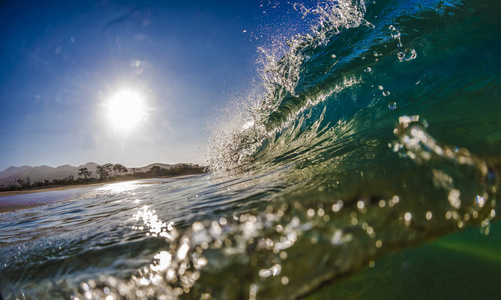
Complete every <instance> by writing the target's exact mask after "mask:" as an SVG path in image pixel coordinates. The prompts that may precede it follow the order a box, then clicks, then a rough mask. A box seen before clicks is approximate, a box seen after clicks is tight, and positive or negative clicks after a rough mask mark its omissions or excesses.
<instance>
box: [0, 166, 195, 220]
mask: <svg viewBox="0 0 501 300" xmlns="http://www.w3.org/2000/svg"><path fill="white" fill-rule="evenodd" d="M196 175H201V174H187V175H180V176H158V177H152V178H138V179H131V178H128V179H124V180H116V181H108V182H96V183H89V184H71V185H64V186H55V187H45V188H36V189H29V190H17V191H0V214H4V213H10V212H14V211H18V210H25V209H29V208H33V207H37V206H43V205H46V204H49V203H20V204H17V203H16V204H14V203H10V202H8V201H7V202H4V201H2V198H4V197H9V196H18V195H25V194H36V193H44V192H57V191H64V190H71V189H78V188H87V187H100V186H104V185H108V184H114V183H122V182H128V181H137V180H145V179H154V178H158V179H166V178H179V179H182V178H183V177H189V176H196Z"/></svg>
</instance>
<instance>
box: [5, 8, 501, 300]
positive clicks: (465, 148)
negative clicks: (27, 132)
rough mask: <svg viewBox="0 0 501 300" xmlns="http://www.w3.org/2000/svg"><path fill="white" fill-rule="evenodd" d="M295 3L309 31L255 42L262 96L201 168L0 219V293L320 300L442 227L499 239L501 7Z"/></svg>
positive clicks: (80, 194) (215, 131) (215, 129)
mask: <svg viewBox="0 0 501 300" xmlns="http://www.w3.org/2000/svg"><path fill="white" fill-rule="evenodd" d="M295 7H296V9H297V10H298V11H300V12H302V13H304V16H305V20H308V22H311V30H310V31H309V32H308V33H305V34H302V35H296V36H293V37H290V38H289V39H288V40H287V41H286V42H283V43H282V44H280V43H279V45H278V46H270V47H266V46H263V48H262V49H261V50H260V51H261V53H262V61H263V65H262V68H261V69H262V70H261V75H262V80H263V81H262V86H261V91H262V92H261V93H257V94H258V95H260V96H257V97H254V98H253V97H251V99H250V100H249V101H248V102H246V103H242V106H241V107H238V106H237V107H236V108H235V111H232V112H230V114H229V116H223V117H219V119H220V120H224V121H222V122H221V123H215V124H213V126H211V128H212V135H211V148H210V150H209V151H208V156H209V163H210V170H211V172H210V173H209V174H206V175H203V176H197V177H189V178H184V179H182V180H177V179H176V180H150V181H144V182H143V181H140V182H129V183H123V184H119V185H107V186H104V187H101V188H94V187H93V188H90V187H89V188H85V189H82V190H69V191H66V192H65V194H64V196H61V197H60V198H58V197H59V196H57V195H56V198H52V199H53V200H54V201H53V200H48V201H47V202H50V203H49V204H47V205H44V206H40V207H36V208H32V209H28V210H23V211H17V212H11V213H7V214H2V215H0V232H1V233H0V237H1V240H0V247H1V248H0V274H1V276H2V277H1V281H0V291H1V294H2V295H3V297H4V298H7V299H15V298H23V297H24V298H27V299H35V298H39V299H55V298H71V297H74V298H78V299H107V298H109V299H114V298H117V299H122V298H124V299H164V298H165V299H170V298H174V299H175V298H187V299H200V298H202V299H210V298H211V297H212V298H216V299H246V298H248V299H295V298H302V297H306V296H308V295H309V296H312V297H315V295H317V294H316V293H320V292H319V290H320V289H321V288H322V287H324V286H326V285H328V286H330V287H333V290H336V288H335V287H336V285H339V287H340V288H341V287H342V288H346V287H349V286H350V284H344V283H343V282H344V281H343V280H346V278H353V280H355V282H356V280H357V278H362V279H363V280H371V278H370V276H371V275H370V274H371V273H370V272H369V273H367V272H366V271H364V270H367V268H369V267H372V266H374V265H376V266H377V265H378V262H386V261H387V260H388V259H389V260H390V261H391V259H392V257H394V256H393V255H395V253H396V252H398V251H402V250H403V251H410V249H412V247H414V246H421V247H424V248H417V249H428V248H426V247H432V246H428V245H429V244H428V243H430V241H433V240H435V239H439V238H445V239H447V237H448V236H449V235H450V234H460V233H462V232H468V233H471V232H475V234H478V236H482V237H485V242H486V243H487V245H490V246H487V248H489V247H491V248H492V247H495V246H492V245H499V243H497V242H496V241H495V240H491V239H489V237H490V236H492V235H493V234H492V231H493V230H496V226H493V225H492V224H494V225H497V224H495V221H496V219H497V218H498V217H497V212H498V211H499V204H498V202H499V200H498V198H499V195H498V190H499V188H500V187H499V167H500V165H501V164H500V163H501V158H500V157H501V156H500V151H499V149H500V146H501V121H500V120H501V119H500V118H499V116H500V115H501V105H500V104H501V103H500V101H501V97H500V92H501V84H500V83H501V77H500V70H501V59H500V56H499V54H500V53H501V21H500V20H501V18H500V16H501V5H500V4H499V3H497V2H492V1H482V0H463V1H460V0H454V1H432V0H429V1H388V0H387V1H376V2H367V3H366V2H363V1H330V0H329V1H326V2H323V3H321V4H318V5H317V6H313V7H310V6H307V5H301V4H297V5H296V6H295ZM305 22H306V21H305ZM53 196H54V195H50V194H33V195H27V196H18V197H20V199H24V200H26V199H28V197H33V199H38V200H34V201H45V200H43V199H44V197H49V198H50V197H53ZM38 197H40V198H38ZM41 199H42V200H41ZM470 236H471V235H470V234H469V235H468V237H470ZM462 238H463V236H461V235H459V239H460V240H461V239H462ZM440 241H442V240H439V241H438V243H439V244H440V243H442V244H440V245H443V242H440ZM464 241H465V242H464V243H467V242H466V241H468V239H467V238H466V237H464ZM489 243H491V244H489ZM446 244H447V243H446ZM472 245H473V244H472ZM481 248H482V247H481V246H478V247H477V248H475V247H470V248H468V251H469V252H467V254H468V253H469V254H468V255H472V256H475V255H476V253H477V251H478V253H480V255H481V253H485V251H484V252H482V249H481ZM444 249H445V250H444ZM444 249H442V250H444V251H445V252H444V251H442V252H437V253H440V254H437V255H447V251H453V249H449V248H447V247H445V248H444ZM405 253H407V252H405ZM444 253H445V254H444ZM451 253H454V252H451ZM489 253H491V254H489V257H490V258H489V259H491V260H492V261H498V260H499V259H498V257H496V256H495V254H494V255H493V254H492V253H493V252H489ZM451 255H452V254H451ZM409 257H410V258H408V259H409V260H410V261H411V262H412V260H413V259H419V258H412V257H414V256H409ZM416 257H420V256H419V255H418V256H416ZM458 257H459V256H458ZM462 259H464V260H465V261H469V260H468V257H466V258H465V257H464V256H463V258H462ZM455 263H457V264H461V263H462V260H461V259H459V260H457V261H455ZM388 264H389V265H391V263H388ZM428 267H430V266H427V265H423V266H422V268H425V269H426V268H428ZM376 268H377V267H376ZM480 268H481V266H480ZM361 270H362V271H361ZM489 270H490V269H489V268H487V267H486V268H485V269H484V271H485V272H486V273H487V274H486V276H489ZM385 272H390V273H391V272H392V271H391V270H390V271H385ZM395 272H396V271H394V273H393V275H394V274H395ZM479 272H480V273H481V272H482V270H480V271H479ZM357 274H361V275H357ZM367 274H368V275H367ZM462 274H463V273H462ZM357 276H360V277H357ZM364 276H365V277H364ZM465 276H467V275H465ZM465 281H468V279H465ZM419 285H420V282H419V281H418V282H415V283H414V285H413V286H412V287H413V288H412V290H414V291H416V290H419V289H417V288H416V286H419ZM457 288H458V287H457V286H456V287H454V289H457ZM390 289H391V288H390V287H381V290H379V291H378V292H380V293H382V294H381V295H383V296H381V297H384V295H385V293H384V292H385V291H389V290H390ZM494 290H495V288H494ZM436 291H437V293H438V294H440V295H447V287H446V286H443V289H442V290H441V287H436ZM489 293H492V291H491V290H489ZM318 295H323V294H318ZM344 295H352V294H350V293H349V291H348V292H345V293H344ZM378 295H379V294H378ZM386 295H390V294H386ZM475 295H476V294H475ZM481 295H482V294H481ZM484 295H485V294H484ZM489 295H491V294H489ZM413 296H415V297H413ZM419 297H420V296H419V295H417V294H416V295H409V298H419ZM389 298H391V297H389Z"/></svg>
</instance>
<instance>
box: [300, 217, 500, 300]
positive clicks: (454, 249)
mask: <svg viewBox="0 0 501 300" xmlns="http://www.w3.org/2000/svg"><path fill="white" fill-rule="evenodd" d="M500 249H501V224H500V223H495V224H493V225H492V226H491V228H490V233H489V235H484V234H480V232H479V229H478V228H467V229H465V230H464V231H461V232H457V233H453V234H450V235H447V236H445V237H443V238H440V239H438V240H435V241H432V242H429V243H426V244H423V245H421V246H419V247H415V248H408V249H405V250H402V251H401V252H399V253H394V254H390V255H388V256H386V257H384V258H382V259H380V260H378V261H376V262H375V264H374V266H373V267H368V268H366V269H364V270H362V271H360V272H359V273H356V274H354V275H352V276H348V277H346V278H342V279H340V280H339V281H337V282H335V283H332V284H331V285H328V286H326V287H324V288H323V289H321V290H320V291H319V292H317V293H315V294H313V295H310V296H309V297H307V299H308V300H320V299H499V297H500V293H501V285H500V284H499V278H501V252H500Z"/></svg>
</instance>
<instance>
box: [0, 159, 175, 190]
mask: <svg viewBox="0 0 501 300" xmlns="http://www.w3.org/2000/svg"><path fill="white" fill-rule="evenodd" d="M178 165H180V164H175V165H169V164H161V163H154V164H150V165H147V166H145V167H140V168H128V169H129V172H128V173H130V174H132V173H139V172H147V171H149V170H150V169H151V167H154V166H158V167H160V168H163V169H172V168H174V167H176V166H178ZM97 166H99V165H98V164H97V163H94V162H89V163H86V164H85V165H80V166H78V167H75V166H70V165H64V166H59V167H56V168H54V167H50V166H45V165H43V166H37V167H31V166H22V167H10V168H7V169H5V170H4V171H2V172H0V187H6V186H8V185H12V184H13V183H15V182H16V181H17V180H18V179H22V180H25V179H27V178H29V180H30V181H31V182H32V183H33V182H36V181H44V180H49V181H51V180H54V179H64V178H68V177H69V176H73V177H74V178H75V179H76V178H78V169H81V168H87V169H88V170H89V171H91V172H92V177H94V176H96V169H97Z"/></svg>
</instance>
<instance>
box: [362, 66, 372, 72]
mask: <svg viewBox="0 0 501 300" xmlns="http://www.w3.org/2000/svg"><path fill="white" fill-rule="evenodd" d="M371 71H372V69H371V68H370V67H367V68H365V69H364V72H365V73H369V72H371Z"/></svg>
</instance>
